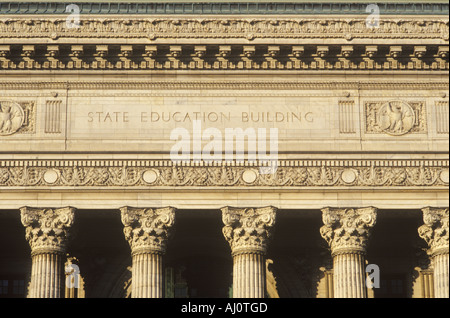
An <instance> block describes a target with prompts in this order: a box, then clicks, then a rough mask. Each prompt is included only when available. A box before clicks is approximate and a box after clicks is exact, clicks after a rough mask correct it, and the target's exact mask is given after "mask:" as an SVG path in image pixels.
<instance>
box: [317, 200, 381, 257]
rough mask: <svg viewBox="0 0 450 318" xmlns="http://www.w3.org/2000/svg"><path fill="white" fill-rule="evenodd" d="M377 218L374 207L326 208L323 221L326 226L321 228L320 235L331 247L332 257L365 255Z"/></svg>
mask: <svg viewBox="0 0 450 318" xmlns="http://www.w3.org/2000/svg"><path fill="white" fill-rule="evenodd" d="M376 218H377V209H376V208H374V207H365V208H330V207H328V208H324V209H322V220H323V223H324V224H325V225H324V226H322V227H321V228H320V234H321V235H322V237H323V238H324V239H325V240H326V241H327V243H328V245H329V246H330V248H331V253H332V255H336V254H341V253H363V254H364V253H365V252H366V246H367V241H368V239H369V236H370V231H371V229H372V228H373V226H374V225H375V223H376Z"/></svg>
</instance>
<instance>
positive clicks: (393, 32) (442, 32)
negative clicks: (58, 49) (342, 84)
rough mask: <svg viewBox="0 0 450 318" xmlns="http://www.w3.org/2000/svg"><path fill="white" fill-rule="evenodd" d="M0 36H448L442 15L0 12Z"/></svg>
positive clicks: (337, 37) (190, 37)
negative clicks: (369, 18)
mask: <svg viewBox="0 0 450 318" xmlns="http://www.w3.org/2000/svg"><path fill="white" fill-rule="evenodd" d="M0 37H1V38H4V39H6V38H50V39H53V40H56V39H58V38H85V39H86V38H124V39H125V38H128V39H130V38H133V39H148V40H152V41H153V40H155V39H158V38H164V39H196V38H204V39H205V38H210V39H211V38H212V39H245V40H254V39H258V38H260V39H265V38H283V39H317V38H322V39H325V38H328V39H331V38H334V39H343V40H347V41H350V40H352V39H357V38H360V39H361V38H362V39H388V38H393V39H441V40H444V41H448V39H449V29H448V19H445V18H424V17H421V18H420V19H417V18H410V17H404V18H401V19H400V18H386V17H385V16H384V17H382V18H381V19H380V23H379V27H377V28H368V27H367V25H366V18H365V17H364V18H327V20H324V19H322V18H306V19H305V18H279V17H277V18H273V17H272V18H256V17H249V18H226V17H225V18H223V17H221V18H206V17H205V18H203V17H198V18H186V17H182V16H180V17H179V18H178V17H170V18H166V17H163V18H161V17H152V16H149V17H148V18H128V17H127V18H110V17H92V16H86V17H83V16H82V17H81V19H80V27H79V28H67V25H66V16H64V17H61V18H51V19H50V18H43V17H42V16H41V17H39V19H36V18H32V17H27V18H23V17H6V18H5V17H3V18H1V19H0Z"/></svg>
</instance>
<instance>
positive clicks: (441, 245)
mask: <svg viewBox="0 0 450 318" xmlns="http://www.w3.org/2000/svg"><path fill="white" fill-rule="evenodd" d="M422 211H423V222H424V225H422V226H421V227H419V230H418V232H419V236H420V237H421V238H423V239H424V240H425V241H426V242H427V244H428V246H429V247H430V250H429V251H430V253H431V254H432V255H436V254H441V253H448V208H432V207H427V208H424V209H422Z"/></svg>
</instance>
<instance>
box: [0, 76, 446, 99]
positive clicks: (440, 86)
mask: <svg viewBox="0 0 450 318" xmlns="http://www.w3.org/2000/svg"><path fill="white" fill-rule="evenodd" d="M448 86H449V85H448V81H419V80H417V81H413V82H411V81H407V80H402V81H392V82H391V81H379V80H376V79H373V80H371V81H352V80H349V81H340V82H339V81H310V82H309V81H304V80H299V81H291V80H285V81H277V80H267V81H258V80H253V79H252V80H248V81H241V80H232V81H231V80H219V81H217V80H214V79H211V80H208V81H200V80H193V79H192V80H190V81H181V80H172V81H159V80H153V81H147V80H146V81H138V80H127V79H125V78H124V79H123V80H121V81H111V80H107V79H105V80H104V81H90V80H88V81H78V80H70V81H58V80H55V81H45V80H39V81H13V80H11V81H1V80H0V88H1V89H5V90H13V89H18V90H33V89H37V90H44V89H57V90H66V89H67V90H73V89H91V90H104V89H112V90H119V89H120V90H130V89H131V90H177V89H183V90H184V89H186V90H196V89H201V90H206V89H217V90H221V91H223V90H233V91H241V90H294V91H296V90H323V89H328V90H341V89H355V90H364V89H368V90H375V89H377V90H380V89H384V90H391V89H392V88H393V87H395V89H396V90H443V91H448ZM258 93H261V94H262V93H263V92H258ZM42 94H45V93H42ZM128 94H131V93H128ZM165 94H166V93H165ZM203 94H206V92H203ZM227 94H228V92H227ZM61 95H62V94H61ZM49 96H50V93H49Z"/></svg>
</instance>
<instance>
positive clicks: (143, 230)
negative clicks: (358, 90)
mask: <svg viewBox="0 0 450 318" xmlns="http://www.w3.org/2000/svg"><path fill="white" fill-rule="evenodd" d="M120 211H121V212H122V215H121V218H122V223H123V225H124V226H125V227H124V229H123V232H124V234H125V239H126V240H127V241H128V243H129V244H130V247H131V252H132V254H138V253H155V252H156V253H161V254H164V253H165V251H166V246H167V241H168V239H169V237H170V229H171V228H172V226H173V225H174V223H175V208H172V207H165V208H159V209H152V208H132V207H123V208H121V209H120Z"/></svg>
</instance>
